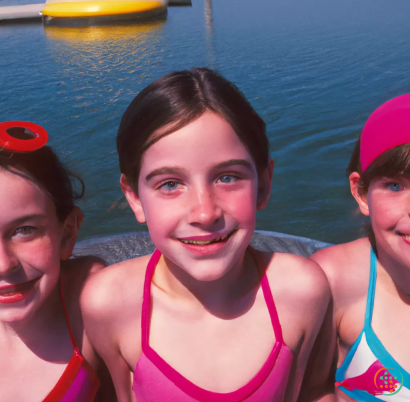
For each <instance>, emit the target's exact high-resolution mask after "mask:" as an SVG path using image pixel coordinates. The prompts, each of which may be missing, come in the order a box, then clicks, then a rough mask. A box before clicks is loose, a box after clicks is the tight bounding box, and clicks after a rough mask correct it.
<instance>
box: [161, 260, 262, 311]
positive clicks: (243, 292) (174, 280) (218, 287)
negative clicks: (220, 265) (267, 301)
mask: <svg viewBox="0 0 410 402" xmlns="http://www.w3.org/2000/svg"><path fill="white" fill-rule="evenodd" d="M153 282H154V284H155V285H156V286H157V288H160V289H161V290H162V291H163V292H165V293H167V294H170V295H172V297H174V298H178V299H179V300H180V301H185V302H187V303H192V302H194V303H195V304H196V305H197V307H201V306H202V308H203V307H205V309H206V310H207V311H209V312H210V313H211V314H213V315H215V316H218V317H221V318H224V319H229V318H233V317H237V316H238V315H241V314H243V313H244V312H245V311H247V310H248V309H249V308H250V307H251V306H252V304H253V302H254V300H255V297H256V292H257V291H258V289H259V284H260V274H259V272H258V267H257V266H256V264H255V261H254V259H253V257H252V256H250V255H249V253H246V254H245V253H244V255H242V256H241V258H239V259H238V260H237V261H236V262H235V263H234V265H233V266H232V268H231V269H229V271H228V272H227V273H226V274H225V275H224V276H223V277H221V278H219V279H217V280H214V281H199V280H196V279H195V278H193V277H192V276H190V275H189V274H187V273H186V272H185V271H184V270H183V269H181V268H180V267H178V266H177V265H175V264H173V263H172V262H171V261H169V260H168V259H167V258H165V257H161V259H160V261H159V263H158V267H157V269H156V271H155V275H154V278H153Z"/></svg>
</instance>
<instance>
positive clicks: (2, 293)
mask: <svg viewBox="0 0 410 402" xmlns="http://www.w3.org/2000/svg"><path fill="white" fill-rule="evenodd" d="M39 279H40V278H36V279H32V280H31V281H28V282H24V283H19V284H17V285H8V286H4V287H0V297H12V296H14V295H16V294H23V293H26V292H28V291H30V290H31V289H32V288H33V287H34V285H35V284H36V282H37V281H38V280H39Z"/></svg>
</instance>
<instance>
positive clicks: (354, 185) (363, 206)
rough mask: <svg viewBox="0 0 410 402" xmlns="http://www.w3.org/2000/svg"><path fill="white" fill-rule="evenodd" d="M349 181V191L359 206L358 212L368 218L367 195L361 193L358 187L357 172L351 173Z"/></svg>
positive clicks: (358, 176) (358, 178) (358, 177)
mask: <svg viewBox="0 0 410 402" xmlns="http://www.w3.org/2000/svg"><path fill="white" fill-rule="evenodd" d="M349 181H350V191H351V193H352V195H353V197H354V198H355V200H356V202H357V203H358V204H359V208H360V211H361V213H362V214H363V215H365V216H369V215H370V213H369V205H368V203H367V194H365V193H363V191H361V189H360V186H359V181H360V175H359V173H357V172H353V173H352V174H351V175H350V176H349Z"/></svg>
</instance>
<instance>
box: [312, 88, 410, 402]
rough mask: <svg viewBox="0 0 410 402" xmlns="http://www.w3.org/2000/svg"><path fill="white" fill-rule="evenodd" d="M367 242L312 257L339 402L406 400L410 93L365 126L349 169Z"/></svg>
mask: <svg viewBox="0 0 410 402" xmlns="http://www.w3.org/2000/svg"><path fill="white" fill-rule="evenodd" d="M347 173H348V175H349V180H350V188H351V192H352V194H353V197H354V198H355V199H356V201H357V203H358V205H359V208H360V211H361V212H362V214H363V215H365V216H368V217H369V218H370V224H369V227H368V236H367V237H366V238H362V239H359V240H355V241H353V242H351V243H346V244H341V245H338V246H334V247H330V248H327V249H323V250H321V251H319V252H317V253H316V254H314V255H313V256H312V259H313V260H315V261H316V262H318V263H319V264H320V265H321V266H322V268H323V269H324V270H325V272H326V273H327V276H328V278H329V282H330V284H331V288H332V293H333V296H334V316H335V323H336V327H337V334H338V350H337V355H338V369H337V372H336V389H337V391H338V392H336V396H335V399H336V400H337V401H351V400H355V401H374V402H376V401H380V400H383V401H392V402H405V401H410V374H409V373H410V342H409V339H410V94H407V95H402V96H399V97H397V98H394V99H392V100H390V101H388V102H386V103H385V104H383V105H382V106H380V107H379V108H378V109H376V111H375V112H374V113H373V114H372V115H371V116H370V117H369V119H368V120H367V122H366V124H365V126H364V128H363V131H362V134H361V136H360V138H359V139H358V141H357V144H356V147H355V149H354V151H353V155H352V158H351V160H350V163H349V166H348V168H347Z"/></svg>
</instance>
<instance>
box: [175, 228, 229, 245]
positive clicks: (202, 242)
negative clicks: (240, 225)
mask: <svg viewBox="0 0 410 402" xmlns="http://www.w3.org/2000/svg"><path fill="white" fill-rule="evenodd" d="M235 232H236V229H235V230H234V231H232V232H231V233H229V234H227V235H226V236H222V237H217V238H215V239H209V240H186V239H178V240H179V241H180V242H181V243H184V244H193V245H196V246H206V245H207V244H213V243H219V242H222V241H224V240H227V239H228V238H229V237H231V236H232V235H233V234H234V233H235Z"/></svg>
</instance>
